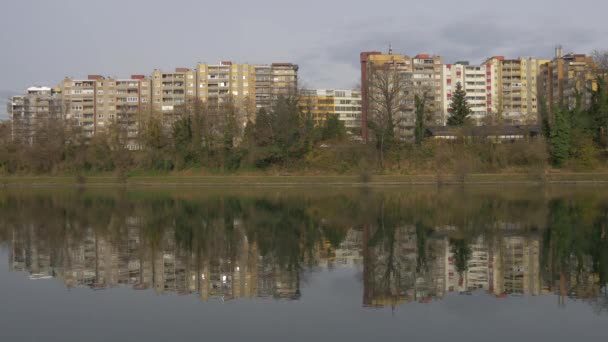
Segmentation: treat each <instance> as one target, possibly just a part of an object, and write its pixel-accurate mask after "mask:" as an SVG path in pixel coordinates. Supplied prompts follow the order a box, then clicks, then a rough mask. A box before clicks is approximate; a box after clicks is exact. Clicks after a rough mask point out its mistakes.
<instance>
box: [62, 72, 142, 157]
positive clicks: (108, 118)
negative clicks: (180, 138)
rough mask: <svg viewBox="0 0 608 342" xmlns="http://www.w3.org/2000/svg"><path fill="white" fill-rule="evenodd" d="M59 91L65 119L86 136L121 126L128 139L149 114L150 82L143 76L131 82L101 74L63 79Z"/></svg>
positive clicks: (135, 77)
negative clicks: (80, 78)
mask: <svg viewBox="0 0 608 342" xmlns="http://www.w3.org/2000/svg"><path fill="white" fill-rule="evenodd" d="M61 89H62V94H63V106H64V108H65V113H64V114H65V118H66V119H67V120H69V121H70V122H72V123H73V125H75V126H79V127H81V128H82V131H83V133H84V134H85V136H93V135H94V134H95V133H98V132H101V131H104V130H105V129H106V128H107V127H108V126H109V125H111V124H120V125H122V126H123V127H124V128H126V129H127V130H128V136H129V138H134V137H135V136H136V135H137V132H138V124H139V121H140V118H141V117H142V115H144V114H145V113H147V112H148V111H149V108H150V103H151V90H150V79H148V78H146V77H145V76H143V75H133V76H131V78H130V79H115V78H106V77H103V76H100V75H89V76H88V78H87V79H83V80H78V79H71V78H66V79H64V80H63V81H62V84H61ZM131 147H132V148H134V147H135V146H131Z"/></svg>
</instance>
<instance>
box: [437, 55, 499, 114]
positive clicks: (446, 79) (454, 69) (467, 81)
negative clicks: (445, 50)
mask: <svg viewBox="0 0 608 342" xmlns="http://www.w3.org/2000/svg"><path fill="white" fill-rule="evenodd" d="M442 79H443V82H442V83H443V89H442V91H443V95H442V98H443V103H444V104H443V116H442V117H441V118H440V120H439V124H441V125H445V124H446V123H447V119H448V117H449V115H450V113H449V108H450V105H451V102H452V95H453V93H454V92H455V91H456V88H457V86H458V84H460V85H461V86H462V89H463V90H464V91H465V92H466V94H467V96H466V99H467V102H468V104H469V106H470V108H471V111H472V114H471V119H473V120H474V121H475V122H476V123H477V124H481V123H482V122H483V121H484V120H485V119H486V118H487V117H488V114H491V113H493V112H496V109H497V107H496V104H497V101H496V99H498V97H499V88H500V81H499V77H498V68H497V66H493V65H492V64H489V63H488V64H482V65H469V62H456V63H455V64H445V65H444V66H443V75H442Z"/></svg>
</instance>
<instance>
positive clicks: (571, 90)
mask: <svg viewBox="0 0 608 342" xmlns="http://www.w3.org/2000/svg"><path fill="white" fill-rule="evenodd" d="M595 66H596V65H595V62H594V61H593V58H592V57H590V56H586V55H585V54H574V53H568V54H566V55H564V54H563V49H562V48H561V47H558V48H556V50H555V58H554V59H553V60H552V61H551V62H548V63H545V64H543V65H542V66H541V71H540V76H539V78H540V80H539V82H538V93H539V95H540V96H541V97H542V98H543V99H544V100H545V101H546V104H547V105H548V108H549V109H550V110H551V111H553V109H554V107H555V106H556V105H560V106H565V107H567V108H571V107H573V106H574V105H575V104H576V96H577V93H580V94H581V96H583V98H582V100H583V102H584V103H583V104H585V105H589V104H590V101H591V94H592V91H595V90H596V89H597V80H596V77H595V75H594V70H595ZM589 90H591V91H589Z"/></svg>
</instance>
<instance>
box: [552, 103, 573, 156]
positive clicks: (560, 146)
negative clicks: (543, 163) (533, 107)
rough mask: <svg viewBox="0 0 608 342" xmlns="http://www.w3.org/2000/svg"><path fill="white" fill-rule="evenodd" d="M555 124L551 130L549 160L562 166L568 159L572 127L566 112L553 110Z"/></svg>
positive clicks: (560, 109)
mask: <svg viewBox="0 0 608 342" xmlns="http://www.w3.org/2000/svg"><path fill="white" fill-rule="evenodd" d="M554 115H555V123H554V124H553V127H552V128H551V158H552V160H553V164H555V165H556V166H562V165H563V164H564V162H565V161H566V160H567V159H568V158H569V157H570V147H571V146H570V145H571V134H572V125H571V122H570V113H569V111H568V110H565V109H562V108H557V109H556V110H555V113H554Z"/></svg>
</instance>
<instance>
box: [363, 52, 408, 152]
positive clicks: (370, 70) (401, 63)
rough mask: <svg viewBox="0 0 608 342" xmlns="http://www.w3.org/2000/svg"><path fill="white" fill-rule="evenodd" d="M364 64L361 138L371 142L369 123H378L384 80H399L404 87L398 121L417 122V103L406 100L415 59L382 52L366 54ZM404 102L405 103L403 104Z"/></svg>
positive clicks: (396, 114)
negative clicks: (406, 89) (415, 112)
mask: <svg viewBox="0 0 608 342" xmlns="http://www.w3.org/2000/svg"><path fill="white" fill-rule="evenodd" d="M360 62H361V104H362V105H361V137H362V138H363V141H366V142H367V141H368V140H369V122H370V121H373V120H377V118H378V117H379V116H381V115H382V113H380V112H379V111H380V108H379V107H380V106H379V103H378V102H379V101H381V100H382V99H381V98H380V97H381V94H380V93H381V91H380V89H379V87H381V85H380V83H387V82H381V79H384V80H385V81H388V82H392V81H398V82H400V83H402V84H403V86H402V88H403V91H401V94H400V97H402V98H403V103H402V106H401V107H400V108H401V110H399V111H398V112H396V113H394V114H395V116H396V117H395V118H394V120H396V121H409V122H411V121H412V120H413V118H412V115H413V114H412V113H413V111H414V104H413V101H411V100H410V101H408V100H407V99H405V97H406V94H405V88H406V87H410V86H411V82H412V80H411V79H412V58H411V57H409V56H405V55H400V54H393V53H392V50H389V52H388V54H383V53H381V52H378V51H371V52H362V53H361V55H360ZM400 102H401V101H400Z"/></svg>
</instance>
